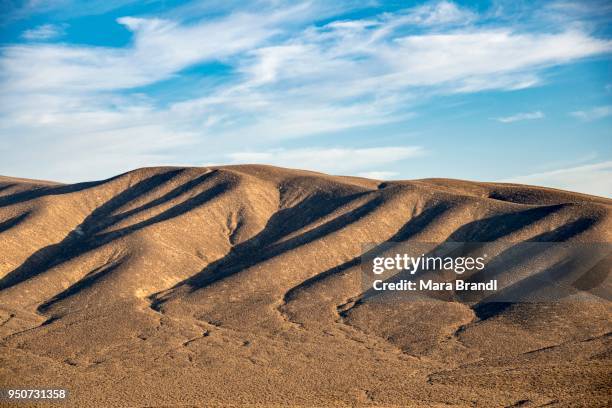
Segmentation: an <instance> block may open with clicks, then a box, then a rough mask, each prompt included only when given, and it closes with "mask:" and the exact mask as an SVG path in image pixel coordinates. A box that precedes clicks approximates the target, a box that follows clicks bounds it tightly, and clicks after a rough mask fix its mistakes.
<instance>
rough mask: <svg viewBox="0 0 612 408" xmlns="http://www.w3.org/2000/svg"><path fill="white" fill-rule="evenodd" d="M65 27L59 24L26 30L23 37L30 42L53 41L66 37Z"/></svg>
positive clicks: (43, 25)
mask: <svg viewBox="0 0 612 408" xmlns="http://www.w3.org/2000/svg"><path fill="white" fill-rule="evenodd" d="M64 29H65V27H64V26H63V25H57V24H42V25H39V26H38V27H34V28H31V29H29V30H26V31H24V32H23V34H21V37H22V38H24V39H26V40H30V41H43V40H51V39H55V38H57V37H60V36H62V35H64Z"/></svg>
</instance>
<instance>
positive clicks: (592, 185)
mask: <svg viewBox="0 0 612 408" xmlns="http://www.w3.org/2000/svg"><path fill="white" fill-rule="evenodd" d="M503 181H505V182H509V183H520V184H533V185H538V186H545V187H553V188H559V189H562V190H570V191H577V192H580V193H586V194H593V195H598V196H602V197H612V161H606V162H601V163H595V164H588V165H583V166H577V167H570V168H565V169H559V170H553V171H547V172H543V173H536V174H530V175H526V176H519V177H514V178H511V179H507V180H503Z"/></svg>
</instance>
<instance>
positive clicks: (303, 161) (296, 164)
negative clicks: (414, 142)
mask: <svg viewBox="0 0 612 408" xmlns="http://www.w3.org/2000/svg"><path fill="white" fill-rule="evenodd" d="M424 154H425V151H424V149H423V148H422V147H420V146H387V147H372V148H343V147H339V148H302V149H271V150H267V151H247V152H236V153H230V154H228V155H227V158H228V159H229V162H230V163H251V164H273V165H275V166H280V167H292V168H301V169H307V170H314V171H321V172H325V173H335V174H351V173H353V174H355V172H356V171H358V170H360V169H364V168H365V169H368V168H369V169H372V168H378V167H379V166H385V165H389V164H393V163H397V162H398V161H401V160H407V159H412V158H415V157H420V156H423V155H424ZM362 174H368V175H370V176H371V175H374V174H376V175H381V174H387V175H388V174H394V173H389V172H385V173H381V172H376V173H362Z"/></svg>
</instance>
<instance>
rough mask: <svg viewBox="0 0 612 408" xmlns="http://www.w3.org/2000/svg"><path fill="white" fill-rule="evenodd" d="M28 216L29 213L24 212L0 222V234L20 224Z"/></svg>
mask: <svg viewBox="0 0 612 408" xmlns="http://www.w3.org/2000/svg"><path fill="white" fill-rule="evenodd" d="M29 216H30V211H26V212H24V213H23V214H19V215H16V216H15V217H13V218H9V219H8V220H6V221H2V222H0V234H1V233H3V232H4V231H8V230H9V229H11V228H13V227H15V226H16V225H18V224H20V223H21V222H22V221H24V220H25V219H26V218H28V217H29Z"/></svg>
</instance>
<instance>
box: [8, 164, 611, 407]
mask: <svg viewBox="0 0 612 408" xmlns="http://www.w3.org/2000/svg"><path fill="white" fill-rule="evenodd" d="M611 214H612V201H611V200H608V199H605V198H601V197H593V196H587V195H582V194H576V193H570V192H565V191H558V190H552V189H545V188H538V187H530V186H520V185H508V184H494V183H474V182H465V181H458V180H443V179H426V180H415V181H396V182H382V181H376V180H368V179H361V178H355V177H335V176H328V175H325V174H320V173H314V172H306V171H298V170H289V169H280V168H275V167H270V166H255V165H253V166H226V167H210V168H146V169H140V170H136V171H133V172H129V173H126V174H122V175H120V176H117V177H114V178H112V179H109V180H105V181H101V182H92V183H82V184H75V185H60V184H54V183H50V182H35V181H27V180H22V179H13V178H6V177H3V178H0V277H2V279H1V280H0V312H1V313H2V316H1V318H2V323H1V325H0V335H1V336H2V343H1V347H2V356H1V357H0V358H1V360H2V365H1V368H0V373H1V374H0V379H1V382H2V385H14V386H25V385H27V386H36V385H38V386H42V385H51V384H52V385H54V386H65V387H67V388H69V389H70V390H71V392H72V396H71V403H72V404H73V405H74V406H148V405H154V406H159V405H164V404H166V405H181V404H183V405H187V406H210V405H224V406H225V405H230V404H234V405H245V404H268V405H274V404H276V405H302V406H326V405H367V404H374V405H376V404H378V405H385V406H389V405H397V406H423V405H428V406H446V405H447V404H450V405H457V406H467V405H473V404H480V405H487V406H511V405H512V404H515V405H517V406H518V405H521V406H529V405H530V404H531V405H532V406H537V405H538V404H539V405H543V404H547V403H551V402H554V401H557V403H559V404H561V405H572V404H574V403H579V402H580V403H583V402H584V401H588V404H587V405H606V404H607V403H609V402H610V401H609V390H610V385H611V384H610V383H609V380H608V379H609V378H610V377H611V376H610V374H611V371H612V370H611V369H610V367H611V366H612V365H611V364H610V336H609V333H610V330H611V328H612V320H611V317H612V314H611V312H612V310H611V309H610V304H609V302H608V301H607V300H605V299H604V300H602V299H601V297H599V298H597V297H596V300H595V301H592V302H564V303H558V304H557V303H555V304H550V305H543V304H508V305H504V306H503V307H497V308H495V309H491V308H487V307H485V304H484V303H483V304H482V305H481V304H479V303H478V302H475V303H473V304H465V303H457V302H450V303H449V302H442V301H427V302H422V303H419V302H413V301H411V302H405V301H404V302H402V301H393V300H388V299H385V298H384V296H386V294H378V293H377V294H371V293H368V292H367V291H366V292H364V288H363V286H362V282H361V270H360V267H359V263H360V257H361V255H362V254H363V253H364V251H365V248H366V246H365V245H366V244H369V245H370V246H371V245H380V244H383V243H388V242H442V241H445V240H450V241H470V242H491V243H493V244H492V245H494V244H495V243H498V242H506V243H520V242H525V241H541V242H550V241H553V242H554V241H556V242H581V243H589V242H593V243H610V242H611V241H612V235H611V231H612V228H611V227H612V216H611ZM551 259H552V258H551ZM534 262H535V261H533V260H530V259H524V260H521V263H519V264H518V265H517V268H519V267H523V269H522V270H524V271H527V272H524V275H516V274H515V275H514V276H519V277H520V279H530V277H531V275H533V274H534V273H535V271H536V270H537V268H536V266H535V264H534ZM499 278H500V281H502V282H503V279H504V276H500V277H499ZM606 279H607V275H606ZM519 283H520V282H519ZM515 284H517V282H508V283H507V285H508V287H510V286H511V285H515ZM606 285H607V286H606ZM600 286H601V287H602V288H603V289H601V290H603V291H608V290H609V289H610V287H609V281H606V282H604V283H603V284H601V285H600ZM608 295H609V293H608ZM603 297H604V298H605V296H603Z"/></svg>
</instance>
